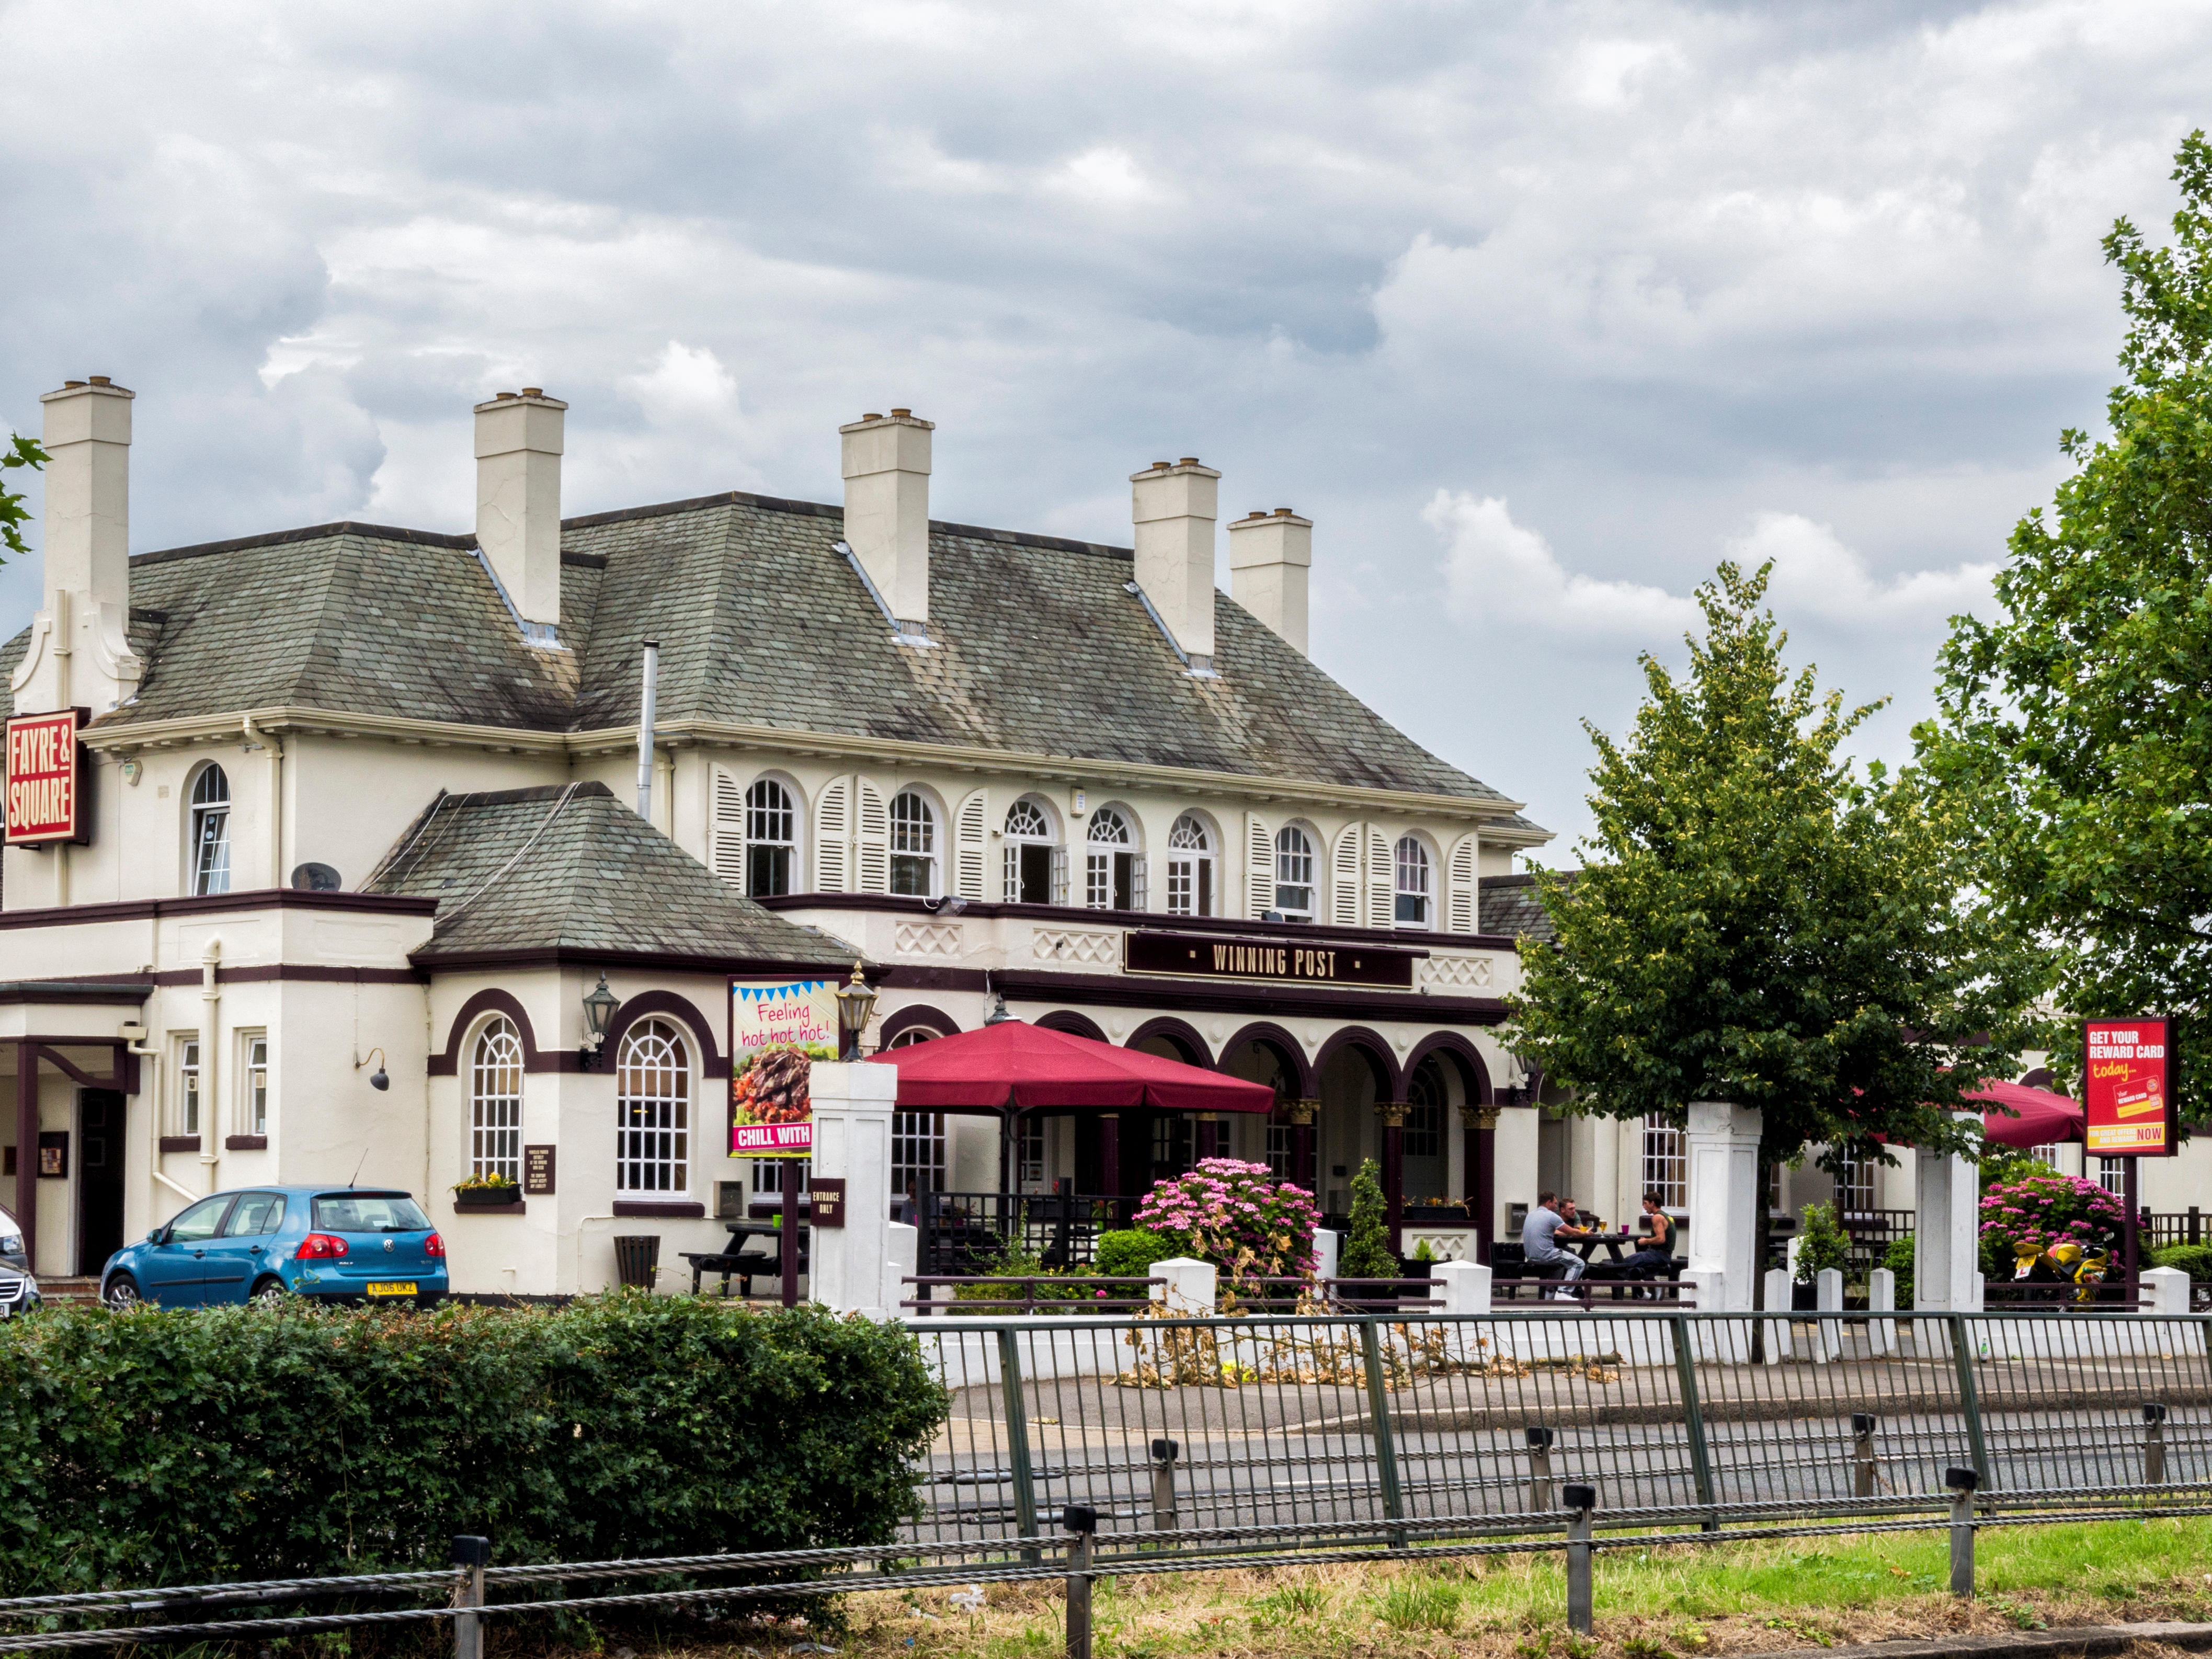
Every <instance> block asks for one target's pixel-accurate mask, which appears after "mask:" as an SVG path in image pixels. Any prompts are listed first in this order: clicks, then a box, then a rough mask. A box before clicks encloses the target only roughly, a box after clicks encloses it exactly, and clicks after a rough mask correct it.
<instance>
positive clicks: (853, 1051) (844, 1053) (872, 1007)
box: [837, 962, 876, 1060]
mask: <svg viewBox="0 0 2212 1659" xmlns="http://www.w3.org/2000/svg"><path fill="white" fill-rule="evenodd" d="M874 1012H876V994H875V992H874V991H873V990H872V989H871V988H869V985H868V981H867V979H866V975H863V974H862V973H861V972H860V963H857V962H856V963H854V964H853V977H852V981H851V982H850V983H848V984H845V985H841V986H839V987H837V1058H838V1059H840V1060H858V1059H859V1058H860V1033H861V1032H863V1031H865V1030H867V1029H868V1017H869V1016H870V1015H872V1014H873V1013H874Z"/></svg>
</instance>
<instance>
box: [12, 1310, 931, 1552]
mask: <svg viewBox="0 0 2212 1659" xmlns="http://www.w3.org/2000/svg"><path fill="white" fill-rule="evenodd" d="M946 1404H947V1402H946V1398H945V1392H944V1390H943V1389H942V1388H941V1387H940V1386H939V1383H938V1382H937V1380H936V1378H935V1376H934V1375H933V1373H932V1372H931V1370H930V1369H929V1368H928V1366H927V1364H925V1363H924V1361H923V1358H922V1357H921V1351H920V1349H919V1347H918V1346H916V1344H915V1340H914V1338H913V1337H912V1336H911V1335H910V1334H908V1333H907V1332H905V1331H903V1330H902V1329H900V1328H897V1327H896V1326H884V1325H878V1324H873V1323H871V1322H866V1321H863V1320H860V1319H839V1318H836V1317H835V1316H831V1315H829V1314H827V1313H825V1312H823V1311H821V1310H809V1309H801V1310H794V1311H791V1312H785V1311H782V1310H776V1311H774V1312H769V1313H752V1312H749V1311H746V1310H742V1309H732V1308H729V1307H727V1306H726V1305H717V1304H714V1303H713V1302H709V1301H704V1300H696V1299H692V1298H689V1297H648V1296H646V1295H643V1294H641V1293H638V1292H617V1293H614V1294H611V1295H609V1296H606V1297H596V1298H592V1299H591V1300H587V1301H581V1302H578V1303H576V1304H573V1305H571V1306H569V1307H568V1308H565V1309H562V1310H557V1311H553V1310H544V1311H540V1310H506V1309H489V1308H461V1307H455V1306H447V1307H446V1308H442V1309H440V1310H437V1311H435V1313H428V1314H414V1313H395V1312H387V1311H384V1310H378V1311H376V1312H373V1313H372V1312H337V1311H323V1310H314V1309H308V1308H303V1307H296V1306H295V1307H290V1308H279V1309H261V1308H223V1309H212V1310H198V1311H179V1312H160V1311H155V1310H145V1311H142V1312H135V1313H131V1314H128V1315H115V1314H111V1313H108V1312H106V1311H105V1310H100V1309H94V1308H88V1309H82V1310H61V1309H57V1310H50V1311H48V1312H46V1313H43V1314H40V1315H38V1316H34V1317H33V1318H30V1319H27V1320H17V1321H14V1322H10V1323H9V1324H8V1325H7V1326H4V1327H0V1447H5V1448H6V1449H7V1450H6V1455H5V1456H4V1457H0V1595H32V1594H40V1593H50V1592H57V1591H66V1590H76V1589H94V1588H98V1587H104V1586H110V1585H140V1584H160V1583H189V1582H192V1581H221V1580H229V1579H246V1578H267V1577H291V1576H295V1575H299V1576H307V1575H313V1574H320V1573H345V1572H364V1571H383V1570H389V1569H396V1568H422V1567H428V1566H440V1567H441V1566H443V1565H445V1562H446V1559H447V1549H448V1545H449V1541H450V1540H451V1539H452V1537H453V1534H457V1533H477V1534H483V1535H485V1536H488V1537H489V1538H490V1540H491V1541H492V1548H493V1553H494V1559H495V1560H498V1561H501V1562H518V1561H557V1560H568V1561H585V1560H599V1559H607V1558H610V1557H613V1556H622V1555H666V1554H687V1553H703V1552H707V1551H712V1550H754V1549H781V1548H789V1547H799V1546H806V1545H825V1546H826V1545H840V1544H872V1543H882V1542H887V1541H890V1539H891V1538H892V1536H893V1530H894V1528H895V1527H896V1524H897V1522H898V1521H899V1520H900V1519H901V1517H902V1516H906V1515H908V1514H910V1513H913V1512H914V1510H915V1488H914V1478H915V1469H916V1467H917V1465H918V1463H919V1462H920V1460H921V1458H922V1456H923V1455H924V1454H925V1453H926V1451H927V1447H928V1444H929V1442H930V1439H931V1437H932V1436H933V1434H934V1432H935V1431H936V1429H937V1427H938V1425H939V1424H940V1423H941V1422H942V1421H943V1420H944V1417H945V1410H946Z"/></svg>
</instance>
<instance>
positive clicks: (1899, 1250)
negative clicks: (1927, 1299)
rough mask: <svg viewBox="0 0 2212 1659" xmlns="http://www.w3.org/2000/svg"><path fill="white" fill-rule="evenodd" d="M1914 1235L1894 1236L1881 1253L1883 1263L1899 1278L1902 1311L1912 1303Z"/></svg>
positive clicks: (1898, 1302)
mask: <svg viewBox="0 0 2212 1659" xmlns="http://www.w3.org/2000/svg"><path fill="white" fill-rule="evenodd" d="M1912 1249H1913V1246H1912V1235H1911V1233H1907V1234H1905V1237H1902V1238H1893V1239H1891V1240H1890V1241H1889V1248H1888V1249H1887V1250H1884V1251H1883V1252H1882V1254H1881V1265H1882V1266H1883V1267H1887V1268H1888V1269H1889V1271H1890V1273H1892V1274H1893V1276H1894V1277H1895V1278H1896V1280H1897V1304H1896V1305H1897V1307H1898V1308H1899V1310H1900V1311H1901V1310H1904V1309H1906V1308H1910V1307H1911V1305H1912Z"/></svg>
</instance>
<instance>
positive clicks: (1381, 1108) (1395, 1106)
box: [1375, 1100, 1406, 1129]
mask: <svg viewBox="0 0 2212 1659" xmlns="http://www.w3.org/2000/svg"><path fill="white" fill-rule="evenodd" d="M1375 1115H1376V1116H1377V1117H1379V1118H1381V1119H1382V1120H1383V1127H1384V1128H1386V1129H1402V1128H1404V1127H1406V1103H1405V1102H1404V1101H1402V1100H1387V1101H1386V1100H1378V1101H1376V1103H1375Z"/></svg>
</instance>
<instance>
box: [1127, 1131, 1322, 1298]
mask: <svg viewBox="0 0 2212 1659" xmlns="http://www.w3.org/2000/svg"><path fill="white" fill-rule="evenodd" d="M1320 1222H1321V1215H1320V1212H1318V1211H1316V1209H1315V1207H1314V1201H1313V1194H1310V1193H1309V1192H1307V1191H1306V1190H1305V1189H1304V1188H1301V1187H1295V1186H1292V1185H1291V1183H1290V1182H1287V1181H1284V1182H1279V1181H1277V1180H1276V1179H1275V1177H1274V1176H1273V1174H1272V1173H1271V1172H1270V1171H1269V1170H1268V1168H1267V1165H1266V1164H1246V1163H1243V1162H1242V1161H1241V1160H1239V1159H1237V1158H1200V1160H1199V1161H1198V1164H1197V1167H1196V1168H1194V1169H1193V1170H1191V1171H1190V1173H1189V1174H1188V1175H1183V1176H1174V1177H1171V1178H1170V1179H1168V1180H1164V1181H1156V1182H1153V1183H1152V1192H1151V1193H1150V1194H1147V1195H1146V1199H1145V1201H1144V1202H1143V1204H1141V1205H1140V1206H1138V1209H1137V1217H1136V1225H1138V1226H1139V1227H1142V1228H1144V1229H1146V1231H1150V1232H1155V1233H1158V1234H1159V1235H1160V1236H1161V1237H1163V1238H1164V1240H1166V1241H1167V1242H1168V1243H1170V1244H1171V1245H1172V1246H1173V1247H1174V1248H1175V1249H1176V1250H1177V1251H1179V1252H1180V1253H1182V1255H1189V1256H1195V1257H1196V1258H1197V1259H1198V1260H1200V1261H1211V1262H1212V1263H1213V1264H1214V1266H1216V1267H1219V1268H1220V1269H1221V1270H1222V1271H1223V1272H1224V1273H1225V1274H1227V1275H1228V1276H1229V1277H1230V1279H1232V1280H1235V1279H1286V1278H1291V1277H1293V1276H1297V1275H1302V1274H1305V1273H1311V1272H1312V1271H1313V1270H1314V1254H1313V1236H1314V1229H1315V1227H1316V1226H1317V1225H1320Z"/></svg>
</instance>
